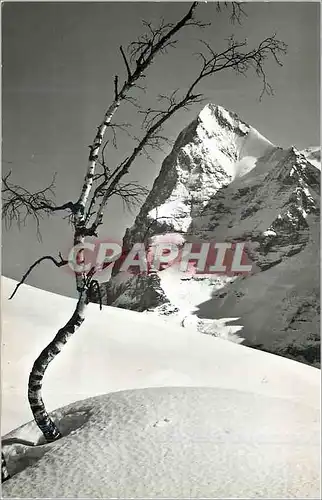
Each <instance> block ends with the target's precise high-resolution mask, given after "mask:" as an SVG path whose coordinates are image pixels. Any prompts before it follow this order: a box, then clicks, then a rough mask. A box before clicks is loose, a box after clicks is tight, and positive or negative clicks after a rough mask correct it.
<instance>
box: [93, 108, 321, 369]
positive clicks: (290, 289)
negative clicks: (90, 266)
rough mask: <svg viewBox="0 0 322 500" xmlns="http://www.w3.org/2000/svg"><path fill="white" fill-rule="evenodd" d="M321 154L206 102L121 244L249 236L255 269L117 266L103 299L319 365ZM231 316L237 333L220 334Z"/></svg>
mask: <svg viewBox="0 0 322 500" xmlns="http://www.w3.org/2000/svg"><path fill="white" fill-rule="evenodd" d="M318 153H319V152H318V151H317V150H316V148H311V149H310V148H309V149H308V150H305V151H304V152H300V151H298V150H297V149H296V148H295V147H291V148H289V149H282V148H280V147H276V146H274V145H273V144H272V143H270V142H269V141H268V140H267V139H265V138H264V137H263V136H262V135H261V134H260V133H259V132H257V131H256V130H255V129H253V128H252V127H250V126H249V125H247V124H245V123H244V122H243V121H242V120H240V119H239V118H238V117H237V115H235V114H234V113H231V112H229V111H227V110H225V109H223V108H222V107H220V106H214V105H207V106H206V107H205V108H204V109H203V110H202V111H201V112H200V114H199V115H198V117H197V118H196V120H194V121H193V122H192V123H191V124H190V125H188V126H187V127H186V128H185V129H184V130H183V132H181V134H179V136H178V139H177V141H176V143H175V145H174V148H173V150H172V152H171V153H170V155H169V156H168V157H167V158H166V159H165V160H164V162H163V164H162V167H161V170H160V174H159V176H158V177H157V179H156V180H155V182H154V185H153V188H152V190H151V192H150V194H149V196H148V197H147V199H146V201H145V203H144V204H143V206H142V209H141V211H140V213H139V215H138V216H137V218H136V220H135V222H134V224H133V226H132V227H131V228H129V229H127V230H126V233H125V236H124V240H123V243H124V247H125V248H126V249H129V248H131V247H132V245H133V244H134V243H135V242H143V241H147V242H148V244H149V245H150V246H153V245H154V244H156V243H157V242H158V241H159V240H160V239H161V238H164V239H166V238H167V239H168V240H169V239H170V238H171V239H172V240H174V241H175V240H180V241H181V243H183V242H184V241H187V242H202V241H208V242H209V241H216V242H224V241H228V242H236V241H245V242H247V252H248V256H249V258H251V259H252V261H253V263H254V269H253V273H252V274H251V275H250V276H247V277H242V278H241V277H239V278H237V279H232V278H231V277H230V278H229V277H227V276H226V277H224V276H218V275H217V276H207V275H204V276H197V275H193V274H192V275H190V276H187V275H186V274H183V273H181V272H180V271H179V266H177V267H172V268H171V269H166V270H163V271H161V272H158V273H156V274H153V275H149V276H143V275H141V276H130V275H129V274H127V273H125V272H120V271H119V266H118V265H117V264H116V265H115V266H114V268H113V272H112V274H113V278H112V280H111V281H110V282H109V283H107V284H106V285H103V286H102V291H103V296H104V300H105V303H107V304H110V305H114V306H117V307H123V308H129V309H133V310H138V311H145V310H149V309H154V310H155V311H156V312H158V313H166V314H170V313H172V317H173V319H174V321H176V322H177V324H181V323H182V322H184V321H185V318H186V317H187V316H189V315H190V316H191V314H193V313H195V314H196V316H197V318H196V324H197V325H198V328H199V329H201V330H202V331H205V332H207V333H212V334H215V335H218V334H222V333H223V334H224V336H225V338H231V340H234V341H240V342H247V343H248V344H250V345H253V346H255V347H260V348H264V349H269V350H273V351H274V352H278V353H281V354H283V355H286V356H290V357H295V358H297V359H301V360H302V361H304V362H308V363H312V364H314V363H319V328H318V321H319V300H318V296H319V280H318V272H317V266H318V262H319V259H318V253H319V214H320V197H319V188H320V172H319V171H318V169H317V168H316V166H315V162H316V161H317V159H318ZM312 158H313V159H312ZM313 160H314V161H313ZM303 269H305V270H306V271H305V272H303ZM198 318H199V319H198ZM229 318H240V319H239V322H238V325H239V326H237V325H236V327H235V328H237V330H238V335H237V336H236V335H235V333H236V331H237V330H236V331H235V332H233V335H230V334H229V333H228V334H227V329H224V330H221V331H218V328H217V324H218V323H217V321H218V320H220V319H222V320H224V321H226V320H228V319H229ZM213 320H217V321H213ZM226 322H227V321H226ZM238 337H239V340H238Z"/></svg>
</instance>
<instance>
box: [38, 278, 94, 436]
mask: <svg viewBox="0 0 322 500" xmlns="http://www.w3.org/2000/svg"><path fill="white" fill-rule="evenodd" d="M87 304H88V297H87V289H86V288H85V287H83V291H82V292H81V294H80V297H79V299H78V302H77V306H76V308H75V311H74V313H73V315H72V317H71V318H70V319H69V321H68V322H67V323H66V325H65V326H63V327H62V328H61V329H60V330H59V331H58V333H57V335H56V336H55V338H54V339H53V340H52V341H51V342H50V343H49V344H48V345H47V347H45V349H44V350H43V351H42V352H41V354H40V355H39V356H38V358H37V359H36V361H35V363H34V365H33V367H32V370H31V373H30V376H29V383H28V400H29V404H30V408H31V411H32V413H33V416H34V419H35V422H36V423H37V425H38V427H39V428H40V430H41V431H42V433H43V435H44V437H45V439H46V441H47V442H51V441H55V440H56V439H59V438H61V437H62V435H61V433H60V431H59V429H58V427H57V426H56V424H55V423H54V422H53V420H52V419H51V418H50V416H49V415H48V413H47V411H46V408H45V405H44V402H43V400H42V397H41V389H42V382H43V378H44V374H45V371H46V369H47V367H48V365H49V363H50V362H51V361H52V360H53V359H54V358H55V356H57V354H59V353H60V351H61V350H62V348H63V346H64V345H65V344H66V342H67V341H68V339H69V338H70V337H71V336H72V335H73V333H75V331H76V330H77V329H78V328H79V327H80V326H81V324H82V323H83V321H84V319H85V309H86V306H87Z"/></svg>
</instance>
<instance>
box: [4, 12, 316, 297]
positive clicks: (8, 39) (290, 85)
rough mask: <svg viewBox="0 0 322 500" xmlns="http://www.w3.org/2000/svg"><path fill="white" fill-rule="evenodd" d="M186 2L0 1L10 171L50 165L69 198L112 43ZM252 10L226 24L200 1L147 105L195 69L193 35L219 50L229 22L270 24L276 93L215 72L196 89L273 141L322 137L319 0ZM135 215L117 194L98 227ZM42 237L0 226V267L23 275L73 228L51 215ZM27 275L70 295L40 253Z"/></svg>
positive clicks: (104, 101)
mask: <svg viewBox="0 0 322 500" xmlns="http://www.w3.org/2000/svg"><path fill="white" fill-rule="evenodd" d="M188 7H189V4H188V3H185V2H183V3H181V2H180V3H179V2H178V3H176V2H171V3H165V2H155V3H154V2H149V3H144V2H142V3H135V2H133V3H132V2H131V3H126V2H124V3H121V2H118V3H112V2H107V3H94V2H91V3H87V2H84V3H78V2H74V3H67V2H66V3H58V2H57V3H50V2H39V3H28V2H23V3H13V2H7V3H6V2H4V5H3V9H2V23H3V26H2V46H3V60H2V64H3V90H2V92H3V170H4V172H6V171H8V169H11V170H12V180H13V181H15V182H16V183H18V184H21V185H23V186H25V187H27V188H29V189H30V190H35V189H40V188H41V187H44V186H46V185H47V184H48V183H49V182H50V181H51V179H52V176H53V174H54V173H55V172H57V180H56V192H57V202H58V203H60V202H63V201H65V200H70V199H73V200H75V199H76V197H77V196H78V193H79V188H80V185H81V183H82V178H83V175H84V172H85V168H86V163H87V155H88V145H89V144H90V143H91V142H92V139H93V135H94V133H95V129H96V127H97V125H98V124H99V123H100V121H101V118H102V115H103V112H104V109H105V108H106V106H107V105H108V103H109V102H110V99H111V97H112V92H113V77H114V75H115V74H118V75H119V77H120V78H122V77H123V76H124V69H123V67H122V61H121V58H120V54H119V50H118V47H119V46H120V45H121V44H122V45H123V46H124V47H126V46H127V45H128V43H129V42H130V41H132V40H134V39H136V38H137V36H138V35H139V34H140V33H142V29H143V27H142V24H141V21H142V20H143V19H146V20H151V21H154V22H155V23H156V22H157V21H158V20H159V19H160V18H162V17H163V18H164V19H165V20H169V21H175V20H177V19H178V18H180V17H181V16H182V15H183V14H184V13H185V12H186V10H187V8H188ZM245 10H246V12H247V15H248V17H246V18H244V20H243V24H242V26H238V25H237V26H236V25H232V24H231V23H230V21H229V16H228V13H227V11H223V12H222V13H221V14H218V13H217V12H216V9H215V6H214V4H213V3H211V2H209V3H207V4H203V5H200V6H199V17H200V18H201V19H202V20H206V21H211V23H212V25H211V26H210V27H208V28H207V29H205V30H204V31H203V32H202V33H200V32H197V31H196V30H194V29H192V28H189V29H187V30H186V31H185V33H184V35H183V36H181V38H180V43H179V45H178V46H177V48H176V49H174V50H171V52H169V53H168V54H167V55H163V56H161V57H160V58H159V59H158V60H157V61H156V62H155V64H154V65H153V66H152V67H151V69H150V71H149V74H148V78H147V80H146V84H147V93H146V95H141V96H140V99H141V100H142V102H144V103H145V104H146V105H151V103H153V102H154V97H155V96H156V95H157V94H158V93H160V92H163V93H165V92H170V91H173V90H175V89H176V88H181V89H184V88H185V87H186V86H187V85H188V84H189V80H190V79H191V78H192V77H193V76H194V75H195V74H196V72H197V71H198V68H199V63H200V62H199V61H198V60H197V59H196V57H195V56H194V54H195V53H196V52H198V50H200V47H201V46H200V42H199V41H198V39H200V38H201V37H202V38H203V39H204V40H207V41H208V42H209V43H211V45H212V46H213V47H215V48H216V49H218V50H219V49H220V48H224V47H225V44H226V42H225V40H226V39H227V38H228V37H229V35H231V34H232V33H234V34H235V36H236V38H238V39H244V38H245V37H247V39H248V43H249V47H250V48H251V47H253V46H255V45H256V44H258V43H259V42H260V41H261V39H263V38H265V37H266V36H269V35H271V34H273V33H277V36H278V37H279V38H280V39H281V40H283V41H284V42H285V43H286V44H287V45H288V47H289V50H288V54H287V56H285V57H284V58H283V62H284V66H283V67H282V68H279V67H278V66H277V65H276V64H273V63H272V62H268V64H267V74H268V79H269V81H270V83H271V84H272V86H273V87H274V89H275V96H274V97H268V96H265V97H264V99H263V100H262V101H261V102H260V101H259V99H258V98H259V95H260V92H261V84H260V82H259V81H258V79H257V78H256V77H255V76H254V75H253V74H249V76H248V78H244V77H237V76H236V75H235V73H233V72H229V71H227V72H225V73H221V74H218V75H217V76H216V78H212V79H208V80H206V81H204V82H203V83H202V85H201V86H200V88H199V91H200V92H203V93H204V95H205V98H206V101H205V102H208V101H209V102H213V103H215V104H220V105H222V106H224V107H226V108H228V109H230V110H233V111H235V112H236V113H237V114H239V116H240V117H241V118H242V119H243V120H244V121H246V122H247V123H249V124H251V125H252V126H254V127H255V128H257V129H258V130H259V131H260V132H261V133H262V134H263V135H264V136H266V137H267V138H269V139H270V140H271V141H272V142H273V143H275V144H277V145H279V146H282V147H289V146H291V145H295V146H297V147H298V148H300V149H301V148H304V147H308V146H314V145H318V144H319V136H320V134H319V109H320V105H319V3H314V2H312V3H310V2H292V3H286V2H285V3H284V2H278V3H274V2H268V3H257V2H254V3H251V4H248V5H247V6H246V7H245ZM199 109H200V105H199V106H195V107H194V108H192V109H191V110H190V111H189V112H187V113H184V112H183V113H181V114H180V115H178V116H177V117H175V118H174V119H173V120H172V122H171V123H170V124H169V126H168V127H167V129H166V132H167V135H168V136H169V137H170V138H171V139H175V137H176V136H177V135H178V133H179V132H180V131H181V129H182V128H183V127H184V126H185V125H186V124H187V123H189V121H190V120H191V119H193V118H194V116H195V115H196V114H197V113H198V111H199ZM138 118H139V116H138V114H137V111H136V109H135V108H133V106H131V105H128V106H125V107H124V108H123V109H122V110H121V112H120V114H119V121H120V122H127V123H131V124H132V125H133V132H134V133H135V134H139V133H140V126H139V121H138ZM118 146H119V147H118V150H117V151H116V152H113V153H111V156H110V157H109V160H110V161H111V162H116V161H119V160H121V159H122V158H124V156H127V154H128V152H129V149H128V148H129V147H130V146H131V143H130V141H129V140H128V138H127V137H126V136H121V137H119V142H118ZM167 152H169V148H166V149H165V152H164V153H157V154H154V158H153V159H154V162H151V161H148V160H146V159H144V158H141V159H140V160H139V161H138V162H137V163H136V164H135V166H134V168H133V172H132V174H131V175H132V178H133V179H137V180H138V181H140V182H141V183H143V184H145V185H146V186H147V187H150V186H151V183H152V182H153V180H154V178H155V176H156V175H157V173H158V171H159V169H160V166H161V162H162V159H163V158H164V156H165V154H166V153H167ZM132 220H133V215H131V214H129V213H125V212H124V211H123V209H122V206H121V204H120V203H119V202H118V201H117V200H115V201H112V202H111V204H110V205H109V206H108V209H107V212H106V222H105V224H104V227H103V229H102V237H103V238H108V237H113V238H121V237H122V236H123V234H124V229H125V227H126V226H127V225H129V224H131V222H132ZM41 232H42V242H39V241H37V238H36V231H35V225H34V224H33V223H29V224H27V226H26V227H24V228H22V229H21V230H18V229H17V228H16V227H12V228H11V229H10V230H9V231H6V230H5V229H4V228H3V255H2V256H3V274H5V275H6V276H10V277H12V278H16V279H17V278H19V277H21V275H22V274H23V272H24V271H25V270H26V268H27V267H29V265H30V264H31V263H32V262H33V261H34V260H35V259H37V258H39V257H40V256H41V255H44V254H48V253H50V254H53V255H56V254H57V252H58V251H59V250H61V251H62V252H63V253H66V252H67V251H68V249H69V248H70V245H71V241H72V234H71V231H70V228H69V227H68V225H67V223H66V221H61V220H60V219H59V217H58V216H55V217H54V218H52V219H46V220H44V222H43V223H42V225H41ZM28 282H29V283H30V284H32V285H35V286H38V287H41V288H45V289H47V290H52V291H56V292H59V293H64V294H67V295H73V294H74V291H73V288H74V282H73V279H72V277H71V276H69V275H68V274H66V273H64V272H63V271H62V270H57V269H55V268H54V269H53V268H52V267H51V265H50V264H49V263H48V264H43V266H42V267H41V268H38V269H37V270H35V272H34V274H33V276H32V277H30V279H29V281H28Z"/></svg>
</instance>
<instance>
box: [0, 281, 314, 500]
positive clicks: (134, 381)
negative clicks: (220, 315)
mask: <svg viewBox="0 0 322 500" xmlns="http://www.w3.org/2000/svg"><path fill="white" fill-rule="evenodd" d="M15 285H16V282H15V281H13V280H10V279H7V278H2V317H3V323H2V419H1V426H2V433H3V434H6V435H5V436H3V437H2V450H3V452H4V454H5V457H6V460H7V462H8V469H9V472H10V473H11V475H12V478H11V479H9V480H8V481H7V482H5V483H4V484H3V487H2V497H3V498H13V497H14V498H35V497H37V498H69V497H70V498H188V497H192V496H193V497H194V498H205V497H206V498H213V497H217V498H229V497H235V498H245V497H246V498H255V497H256V498H268V497H270V498H281V497H282V498H284V497H286V496H289V497H292V498H319V455H320V453H319V395H320V373H319V370H317V369H316V368H313V367H309V366H306V365H303V364H300V363H297V362H295V361H292V360H288V359H283V358H281V357H279V356H274V355H272V354H268V353H265V352H261V351H257V350H254V349H249V348H247V347H245V346H240V345H237V344H234V343H231V342H226V341H224V340H221V339H220V338H214V337H211V336H207V335H200V333H198V332H196V331H194V330H193V329H183V328H179V327H175V326H173V325H172V323H171V322H167V320H166V318H164V317H161V316H158V315H156V314H150V315H149V314H141V313H136V312H133V311H125V310H122V311H121V310H120V309H117V308H113V307H103V310H102V311H99V309H98V307H97V305H96V304H89V307H88V314H87V317H86V320H85V322H84V323H83V325H82V326H81V328H80V329H79V330H78V331H77V332H76V333H75V335H74V336H73V337H72V338H71V339H70V340H69V341H68V343H67V344H66V346H65V347H64V349H63V351H62V352H61V353H60V354H59V355H58V356H57V358H55V360H54V361H53V362H52V363H51V364H50V365H49V367H48V370H47V372H46V375H45V378H44V385H43V397H44V401H45V404H46V406H47V408H48V410H49V411H53V413H52V417H53V418H54V420H55V421H56V423H57V425H58V426H59V428H60V430H61V431H62V434H63V438H62V439H60V440H59V441H56V442H54V443H50V444H45V443H44V442H43V438H42V435H41V433H40V431H39V429H38V428H37V426H36V425H35V423H34V422H33V421H31V422H29V423H26V422H28V421H29V420H31V412H30V410H29V406H28V401H27V381H28V375H29V372H30V368H31V367H32V364H33V362H34V360H35V358H36V356H37V355H38V354H39V353H40V352H41V350H42V349H43V348H44V347H45V345H47V343H49V342H50V341H51V340H52V338H53V336H54V335H55V333H56V331H57V330H58V329H59V328H60V327H61V326H62V324H64V323H65V322H66V320H67V319H68V318H69V317H70V314H71V312H72V310H73V308H74V307H75V304H76V301H75V300H74V299H71V298H68V297H63V296H59V295H56V294H53V293H50V292H45V291H43V290H40V289H37V288H34V287H31V286H28V285H23V286H22V287H21V288H20V289H19V291H18V293H17V295H16V296H15V298H14V299H13V300H11V301H9V300H7V299H8V297H9V296H10V294H11V293H12V291H13V289H14V287H15ZM115 391H116V392H115ZM106 393H108V394H106ZM88 398H90V399H88ZM75 401H76V402H75ZM65 405H68V406H65ZM59 407H62V408H60V409H57V408H59ZM18 426H20V427H19V428H18V429H15V427H18ZM12 429H14V430H12ZM9 431H10V432H9Z"/></svg>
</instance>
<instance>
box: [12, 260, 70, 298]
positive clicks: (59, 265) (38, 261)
mask: <svg viewBox="0 0 322 500" xmlns="http://www.w3.org/2000/svg"><path fill="white" fill-rule="evenodd" d="M59 258H60V260H59V261H58V260H57V259H55V258H54V257H52V256H51V255H45V256H44V257H41V258H40V259H38V260H36V262H34V263H33V264H32V265H31V266H30V267H29V269H28V270H27V272H26V273H25V274H24V275H23V277H22V279H21V280H20V281H19V283H18V284H17V286H16V287H15V289H14V291H13V292H12V294H11V295H10V297H9V300H11V299H12V298H13V297H14V296H15V294H16V293H17V291H18V288H19V287H20V286H21V285H22V284H23V283H24V282H25V281H26V279H27V278H28V276H29V274H30V273H31V271H32V270H33V269H34V268H35V267H36V266H38V264H40V263H41V262H43V261H44V260H50V261H51V262H53V264H55V266H56V267H62V266H66V264H68V260H64V259H63V257H62V254H61V253H60V252H59Z"/></svg>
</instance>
